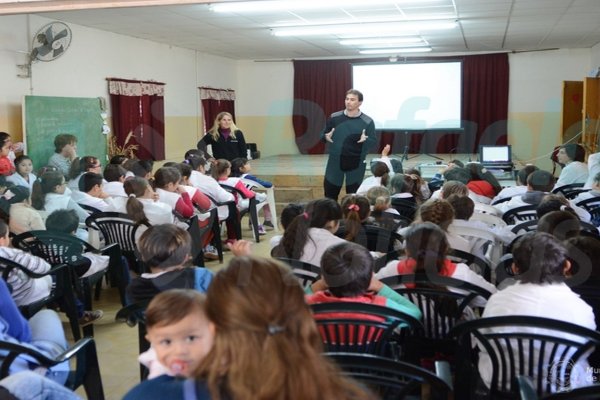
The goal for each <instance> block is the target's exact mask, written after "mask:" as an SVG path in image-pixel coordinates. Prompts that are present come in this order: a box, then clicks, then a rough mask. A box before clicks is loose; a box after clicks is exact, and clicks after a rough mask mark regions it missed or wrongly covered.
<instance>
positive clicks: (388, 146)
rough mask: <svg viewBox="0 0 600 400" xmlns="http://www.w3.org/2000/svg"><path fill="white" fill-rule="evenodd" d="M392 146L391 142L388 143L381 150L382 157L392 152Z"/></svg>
mask: <svg viewBox="0 0 600 400" xmlns="http://www.w3.org/2000/svg"><path fill="white" fill-rule="evenodd" d="M391 149H392V147H391V146H390V145H389V144H386V145H385V147H384V148H383V150H381V157H387V156H388V154H390V150H391Z"/></svg>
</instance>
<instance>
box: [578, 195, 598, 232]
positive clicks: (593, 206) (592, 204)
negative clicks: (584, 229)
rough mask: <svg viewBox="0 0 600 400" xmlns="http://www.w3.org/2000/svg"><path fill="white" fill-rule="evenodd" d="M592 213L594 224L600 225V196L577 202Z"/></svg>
mask: <svg viewBox="0 0 600 400" xmlns="http://www.w3.org/2000/svg"><path fill="white" fill-rule="evenodd" d="M576 206H579V207H581V208H583V209H585V210H586V211H587V212H589V213H590V214H591V215H592V224H594V225H595V226H600V196H597V197H592V198H589V199H586V200H582V201H580V202H579V203H577V204H576Z"/></svg>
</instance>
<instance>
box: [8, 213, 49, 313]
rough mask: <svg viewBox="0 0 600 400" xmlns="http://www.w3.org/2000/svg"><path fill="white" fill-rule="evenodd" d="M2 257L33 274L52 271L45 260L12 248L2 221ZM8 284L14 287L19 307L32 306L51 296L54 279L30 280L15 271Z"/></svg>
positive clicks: (11, 273)
mask: <svg viewBox="0 0 600 400" xmlns="http://www.w3.org/2000/svg"><path fill="white" fill-rule="evenodd" d="M0 257H3V258H7V259H9V260H11V261H14V262H16V263H18V264H21V265H22V266H24V267H25V268H27V269H28V270H30V271H31V272H35V273H38V274H44V273H46V272H48V271H50V268H51V266H50V264H48V263H47V262H46V261H45V260H43V259H41V258H39V257H36V256H34V255H33V254H30V253H26V252H24V251H22V250H19V249H13V248H11V247H10V238H9V236H8V226H7V225H6V223H5V222H4V221H3V220H1V219H0ZM6 282H7V283H8V284H9V285H11V286H12V294H11V295H12V298H13V300H14V301H15V303H17V305H18V306H23V305H27V304H31V303H33V302H34V301H38V300H41V299H43V298H44V297H46V296H48V295H49V294H50V291H51V289H52V277H51V276H50V275H46V276H44V277H43V278H38V279H34V278H30V277H29V276H27V275H25V274H24V273H22V272H20V271H18V270H15V269H13V270H12V271H11V272H10V274H9V275H8V279H7V280H6Z"/></svg>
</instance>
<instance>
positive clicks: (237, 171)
mask: <svg viewBox="0 0 600 400" xmlns="http://www.w3.org/2000/svg"><path fill="white" fill-rule="evenodd" d="M250 171H252V165H250V161H248V159H247V158H234V159H233V160H231V177H232V178H242V179H247V180H249V181H253V182H256V183H258V184H260V185H262V186H264V187H266V188H270V187H273V184H272V183H271V182H268V181H263V180H262V179H258V178H257V177H256V176H254V175H250V174H249V172H250ZM249 189H250V190H252V188H251V187H249ZM254 194H255V196H256V201H258V202H259V203H262V202H263V201H266V200H267V195H266V193H262V192H254ZM246 202H248V200H244V201H243V204H245V203H246ZM247 207H248V206H247V205H244V206H242V208H247ZM262 209H263V213H264V214H265V220H264V221H263V224H262V226H263V227H268V228H270V229H273V228H274V226H273V223H272V222H271V208H270V207H269V204H265V205H264V206H263V207H262Z"/></svg>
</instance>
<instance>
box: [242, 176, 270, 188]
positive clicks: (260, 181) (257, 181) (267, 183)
mask: <svg viewBox="0 0 600 400" xmlns="http://www.w3.org/2000/svg"><path fill="white" fill-rule="evenodd" d="M243 178H244V179H248V180H249V181H254V182H256V183H259V184H261V185H263V186H264V187H266V188H270V187H273V184H272V183H271V182H268V181H263V180H262V179H259V178H257V177H256V176H254V175H244V177H243Z"/></svg>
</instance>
